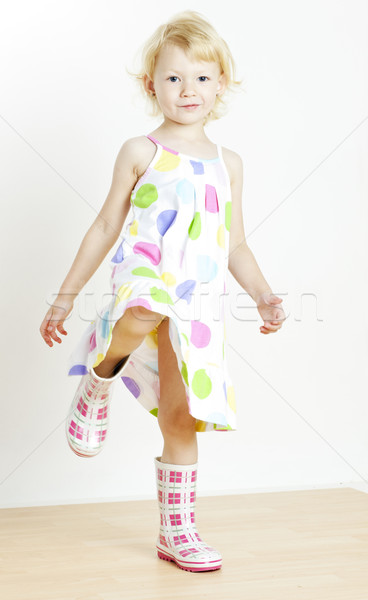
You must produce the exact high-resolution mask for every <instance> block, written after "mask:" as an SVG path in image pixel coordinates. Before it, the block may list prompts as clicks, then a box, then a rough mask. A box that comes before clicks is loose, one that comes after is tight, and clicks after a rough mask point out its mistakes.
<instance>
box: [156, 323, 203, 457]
mask: <svg viewBox="0 0 368 600" xmlns="http://www.w3.org/2000/svg"><path fill="white" fill-rule="evenodd" d="M157 334H158V370H159V377H160V402H159V410H158V415H157V418H158V424H159V427H160V429H161V432H162V435H163V438H164V449H163V451H162V456H161V461H162V462H166V463H172V464H177V465H191V464H194V463H196V462H197V460H198V444H197V434H196V431H195V425H196V419H195V418H194V417H192V415H191V414H190V413H189V409H188V402H187V399H186V395H185V387H184V384H183V381H182V377H181V374H180V371H179V369H178V362H177V359H176V355H175V352H174V350H173V347H172V345H171V341H170V337H169V320H168V319H167V320H164V321H163V322H162V323H161V325H160V326H159V328H158V330H157Z"/></svg>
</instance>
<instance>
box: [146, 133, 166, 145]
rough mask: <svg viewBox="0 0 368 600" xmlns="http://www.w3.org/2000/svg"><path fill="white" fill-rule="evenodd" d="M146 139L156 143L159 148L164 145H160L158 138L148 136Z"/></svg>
mask: <svg viewBox="0 0 368 600" xmlns="http://www.w3.org/2000/svg"><path fill="white" fill-rule="evenodd" d="M146 137H147V138H148V139H149V140H151V141H152V142H154V143H155V144H157V145H158V146H162V144H160V142H159V141H158V140H156V138H154V137H153V136H152V135H146Z"/></svg>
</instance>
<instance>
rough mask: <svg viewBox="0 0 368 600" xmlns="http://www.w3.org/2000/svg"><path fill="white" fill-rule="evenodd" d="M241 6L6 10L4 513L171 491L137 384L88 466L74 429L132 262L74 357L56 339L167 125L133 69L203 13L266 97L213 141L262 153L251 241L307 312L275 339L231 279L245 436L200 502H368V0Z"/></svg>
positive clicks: (237, 109)
mask: <svg viewBox="0 0 368 600" xmlns="http://www.w3.org/2000/svg"><path fill="white" fill-rule="evenodd" d="M226 7H227V12H224V8H223V5H222V4H221V3H219V4H218V5H216V4H215V3H213V2H212V1H210V0H203V1H201V0H196V2H195V3H194V2H193V3H189V4H187V5H185V6H183V4H182V2H178V1H177V0H170V1H161V2H155V3H153V2H147V1H145V0H144V1H142V2H140V3H139V4H134V3H133V4H132V3H131V2H129V3H128V2H119V1H117V0H104V1H103V2H102V1H90V0H88V1H87V0H77V1H75V0H73V2H72V1H71V0H64V2H63V3H60V2H54V1H51V2H50V1H46V0H43V1H42V0H33V2H31V3H29V2H26V1H17V0H15V1H13V2H12V3H5V2H4V3H2V10H1V13H2V18H1V24H0V50H1V57H2V60H1V63H0V75H1V83H2V92H1V96H0V117H1V118H0V131H1V167H2V168H1V172H2V175H1V179H0V185H1V205H2V210H1V217H2V218H1V257H2V293H1V316H2V319H1V333H2V340H1V342H2V343H1V351H2V353H1V367H2V369H1V417H2V426H1V435H0V456H1V459H0V461H1V464H0V506H1V507H13V506H32V505H44V504H63V503H78V502H98V501H100V500H121V499H123V500H125V499H126V500H128V499H133V498H155V497H156V491H155V487H154V486H155V481H154V465H153V457H154V456H160V455H161V451H162V437H161V433H160V430H159V427H158V424H157V420H156V418H155V417H153V416H152V415H150V414H149V413H148V412H147V411H145V409H143V408H142V407H141V405H140V404H139V403H138V401H135V400H134V399H133V398H132V396H131V395H130V394H129V392H128V391H127V390H126V389H125V387H124V385H123V384H120V382H117V386H116V387H115V391H114V397H113V402H112V407H111V425H110V432H109V438H108V442H107V445H106V447H105V448H104V450H103V452H102V453H101V454H100V455H98V456H97V457H95V458H93V459H82V458H78V457H77V456H75V455H74V454H73V453H72V452H71V450H70V449H69V447H68V445H67V442H66V439H65V436H64V419H65V417H66V414H67V410H68V408H69V405H70V402H71V400H72V397H73V395H74V391H75V388H76V386H77V384H78V381H79V378H78V377H67V375H66V361H67V357H68V356H69V355H70V353H71V352H72V349H73V348H74V347H75V345H76V344H77V342H78V339H79V337H80V335H81V334H82V332H83V331H84V329H85V327H86V326H87V323H88V321H89V320H90V319H92V318H94V316H93V314H94V311H95V309H96V307H97V308H98V306H102V302H103V298H102V296H103V294H104V293H109V292H110V289H109V277H110V270H109V266H108V260H109V258H110V257H111V256H110V255H112V252H110V253H109V255H108V256H107V257H106V259H105V261H104V262H103V264H102V265H101V267H100V268H99V269H98V271H97V272H96V274H95V275H94V277H93V278H92V279H91V280H90V281H89V283H88V284H87V285H86V286H85V288H84V290H83V291H82V293H81V295H80V297H79V299H78V300H77V301H76V303H75V308H74V311H73V314H72V316H71V317H70V318H69V319H68V320H67V321H66V323H65V324H66V330H67V331H68V335H67V336H66V337H65V336H61V337H62V340H63V342H62V344H61V345H58V344H55V343H54V346H53V347H52V348H49V347H48V346H47V345H46V344H45V342H44V341H43V340H42V338H41V336H40V333H39V327H40V324H41V321H42V319H43V317H44V315H45V313H46V311H47V309H48V305H49V303H52V298H53V294H55V293H56V292H57V291H58V289H59V287H60V285H61V283H62V281H63V280H64V278H65V275H66V273H67V271H68V270H69V268H70V266H71V263H72V261H73V259H74V256H75V254H76V252H77V250H78V248H79V245H80V243H81V241H82V238H83V236H84V234H85V233H86V231H87V229H88V228H89V226H90V225H91V223H92V222H93V220H94V219H95V217H96V214H97V212H98V210H99V209H100V207H101V206H102V204H103V202H104V200H105V198H106V195H107V192H108V190H109V187H110V182H111V176H112V168H113V164H114V161H115V158H116V155H117V153H118V151H119V149H120V147H121V145H122V143H123V142H124V141H125V140H126V139H127V138H129V137H133V136H137V135H142V134H146V133H149V132H150V131H152V130H154V129H155V128H156V127H157V125H158V124H159V122H160V121H159V120H153V119H152V118H149V117H148V116H147V115H146V114H145V113H144V103H143V100H140V99H139V97H138V94H137V88H136V87H135V85H134V83H133V82H132V80H131V79H130V78H129V77H128V75H127V74H126V71H125V67H128V68H133V67H134V66H135V64H136V63H135V62H134V60H135V59H134V57H135V55H136V53H137V51H138V50H139V48H140V47H141V45H142V44H143V42H144V41H145V40H146V38H147V37H148V36H149V35H150V34H151V32H152V31H153V29H154V28H156V27H157V26H158V25H159V24H161V23H162V22H164V21H165V20H166V19H167V17H169V16H171V15H172V14H174V13H176V12H178V11H180V10H182V9H184V8H192V9H193V10H197V11H199V12H201V13H203V14H204V15H205V16H207V17H208V18H209V19H210V20H211V22H212V24H213V25H214V26H215V27H216V28H217V29H218V31H219V33H220V34H221V35H222V37H224V39H225V40H227V42H228V43H229V45H230V48H231V50H232V52H233V55H234V57H235V60H236V64H237V69H238V72H237V74H238V76H239V77H242V78H243V79H244V84H245V88H246V91H245V92H244V93H240V94H238V95H236V96H234V97H233V98H234V99H233V101H232V102H231V104H230V110H229V113H228V115H227V116H225V117H224V118H223V119H221V120H219V121H217V122H214V123H210V124H209V125H208V126H207V133H208V136H209V137H210V139H211V140H213V141H215V142H219V143H221V144H222V145H224V146H226V147H229V148H231V149H233V150H235V151H236V152H238V153H240V154H241V156H242V157H243V161H244V175H245V181H244V195H243V206H244V222H245V230H246V236H247V240H248V244H249V246H250V248H251V249H252V251H253V252H254V254H255V257H256V259H257V262H258V264H259V265H260V268H261V270H262V272H263V274H264V275H265V277H266V279H267V281H268V283H269V284H270V285H271V287H272V289H273V292H274V293H276V294H278V295H281V296H282V297H283V298H284V307H285V311H286V312H287V314H288V319H287V321H286V323H285V324H284V326H283V328H282V329H281V330H280V331H279V332H278V333H276V334H270V335H268V336H265V335H262V334H260V332H259V325H260V324H261V323H262V321H261V319H260V317H259V315H258V313H257V311H256V309H255V305H254V302H253V301H252V300H251V299H250V298H249V297H248V299H247V296H245V295H242V293H243V290H242V288H241V287H240V286H239V284H238V283H237V282H236V281H235V279H234V278H233V277H232V276H231V275H230V273H229V276H228V280H229V286H230V298H229V302H228V310H227V339H228V360H229V368H230V372H231V376H232V378H233V382H234V386H235V390H236V400H237V410H238V429H237V431H234V432H223V433H220V432H207V433H199V434H198V442H199V481H198V494H199V495H207V494H217V493H224V494H225V493H240V492H254V491H262V490H264V491H269V490H285V489H301V488H310V487H338V486H340V485H341V486H344V485H349V486H352V487H356V488H357V489H362V490H364V491H367V490H368V460H367V457H368V435H367V429H368V408H367V401H366V397H367V391H366V373H367V370H366V364H367V358H368V356H367V355H368V344H367V326H368V323H367V315H366V312H365V302H366V298H367V292H368V289H367V277H366V256H367V250H368V248H367V239H368V236H367V233H368V232H367V222H368V221H367V188H368V185H367V184H368V182H367V169H366V160H367V130H368V89H367V77H366V73H367V58H368V48H367V44H368V42H367V36H366V30H367V16H368V14H367V13H368V11H367V3H366V2H364V1H363V0H361V1H359V0H353V1H349V2H348V1H347V0H344V1H339V2H336V1H335V0H334V1H332V0H327V1H326V0H325V1H322V2H321V1H316V0H313V1H308V2H306V1H305V2H295V0H294V1H292V0H290V1H286V0H281V1H279V2H277V3H275V2H273V1H272V0H267V1H261V2H257V3H256V2H249V1H245V2H242V3H241V10H242V12H241V14H240V13H239V3H238V2H236V1H235V0H228V1H227V3H226ZM87 294H91V295H90V296H88V295H87ZM239 294H240V295H239ZM86 298H87V299H88V300H87V301H86ZM246 306H248V307H250V308H248V309H247V308H245V307H246Z"/></svg>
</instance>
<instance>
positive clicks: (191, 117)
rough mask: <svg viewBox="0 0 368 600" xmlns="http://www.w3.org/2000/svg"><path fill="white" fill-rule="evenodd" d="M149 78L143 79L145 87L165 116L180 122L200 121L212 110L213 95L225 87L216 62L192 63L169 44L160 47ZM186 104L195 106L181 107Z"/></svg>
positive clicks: (181, 52)
mask: <svg viewBox="0 0 368 600" xmlns="http://www.w3.org/2000/svg"><path fill="white" fill-rule="evenodd" d="M153 79H154V81H153V82H152V81H149V80H148V79H147V80H146V86H147V88H148V89H149V90H152V91H154V92H155V93H156V98H157V101H158V103H159V105H160V108H161V110H162V112H163V114H164V115H165V117H167V118H169V119H170V120H172V121H175V122H177V123H183V124H186V123H188V124H190V123H196V122H197V121H203V119H204V117H205V116H206V115H207V114H208V113H209V112H210V111H211V110H212V108H213V106H214V104H215V100H216V95H217V94H220V93H222V92H223V91H224V90H225V88H226V85H225V77H224V75H220V67H219V65H218V63H217V62H204V61H200V62H197V61H195V62H193V61H191V60H190V58H189V57H188V56H187V54H186V53H185V51H184V50H183V49H182V48H180V47H179V46H174V45H173V44H170V45H169V44H165V45H164V46H163V47H162V48H161V51H160V54H159V56H158V58H157V62H156V68H155V72H154V76H153ZM187 105H197V106H194V107H191V108H185V106H187Z"/></svg>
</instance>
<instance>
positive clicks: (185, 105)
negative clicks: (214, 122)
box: [180, 104, 200, 108]
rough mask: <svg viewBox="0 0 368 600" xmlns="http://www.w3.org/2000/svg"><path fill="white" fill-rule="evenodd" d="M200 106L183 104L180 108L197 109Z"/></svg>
mask: <svg viewBox="0 0 368 600" xmlns="http://www.w3.org/2000/svg"><path fill="white" fill-rule="evenodd" d="M197 106H200V105H199V104H183V105H182V106H181V107H180V108H197Z"/></svg>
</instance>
